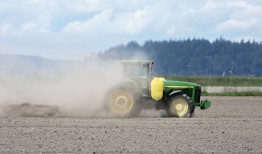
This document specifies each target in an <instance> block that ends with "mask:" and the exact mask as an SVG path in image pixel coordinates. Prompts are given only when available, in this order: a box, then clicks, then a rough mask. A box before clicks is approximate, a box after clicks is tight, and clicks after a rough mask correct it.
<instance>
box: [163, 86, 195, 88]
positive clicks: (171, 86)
mask: <svg viewBox="0 0 262 154" xmlns="http://www.w3.org/2000/svg"><path fill="white" fill-rule="evenodd" d="M164 87H165V88H174V89H179V88H181V89H187V88H194V87H192V86H164Z"/></svg>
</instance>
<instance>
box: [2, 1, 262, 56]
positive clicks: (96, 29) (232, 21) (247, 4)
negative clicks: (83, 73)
mask: <svg viewBox="0 0 262 154" xmlns="http://www.w3.org/2000/svg"><path fill="white" fill-rule="evenodd" d="M261 14H262V2H261V1H257V0H250V1H246V0H239V1H236V0H220V1H218V0H199V1H177V0H175V1H170V0H161V1H158V0H142V1H141V0H126V1H122V0H109V1H108V0H74V1H64V0H56V1H53V0H25V1H19V0H13V1H1V2H0V18H1V21H0V48H1V49H2V50H1V52H2V53H19V54H32V53H33V54H34V55H40V56H44V57H50V58H61V59H64V58H65V57H69V58H74V57H77V58H79V57H80V58H81V57H83V58H84V55H85V54H86V55H88V54H90V52H98V51H101V50H105V49H107V48H109V47H111V46H115V45H118V44H121V43H126V42H128V41H131V40H135V41H138V42H140V43H142V42H143V41H144V40H148V39H153V40H162V39H174V38H178V39H179V38H187V37H191V38H192V37H200V38H202V37H204V38H207V39H211V40H212V39H215V38H217V37H220V36H221V35H222V36H223V37H225V38H226V39H231V40H235V39H237V38H241V37H244V38H246V37H250V38H251V39H252V38H255V39H258V40H259V38H260V40H261V39H262V38H261V36H262V30H260V29H261V27H262V16H261ZM7 46H9V47H8V48H7ZM10 47H12V48H10ZM22 51H23V52H22ZM76 51H77V52H76Z"/></svg>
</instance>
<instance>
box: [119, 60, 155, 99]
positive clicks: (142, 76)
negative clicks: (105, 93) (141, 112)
mask: <svg viewBox="0 0 262 154" xmlns="http://www.w3.org/2000/svg"><path fill="white" fill-rule="evenodd" d="M121 63H122V65H123V66H124V80H125V81H127V82H131V83H132V84H133V85H134V86H135V87H137V88H139V89H140V90H141V91H142V94H146V95H148V94H150V82H151V80H152V65H153V61H149V60H122V61H121Z"/></svg>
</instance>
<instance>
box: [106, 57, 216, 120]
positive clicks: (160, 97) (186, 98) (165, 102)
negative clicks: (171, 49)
mask: <svg viewBox="0 0 262 154" xmlns="http://www.w3.org/2000/svg"><path fill="white" fill-rule="evenodd" d="M121 63H122V64H123V66H124V77H123V80H122V81H121V82H120V83H119V84H117V85H116V86H114V87H112V88H110V89H109V90H108V91H107V93H106V95H105V100H104V109H105V110H106V111H107V112H110V113H111V114H113V115H114V116H118V117H130V116H137V115H138V114H139V113H140V111H141V110H142V109H148V108H155V109H157V110H160V109H164V110H166V113H167V115H168V116H169V117H192V116H193V114H194V110H195V107H200V109H202V110H204V109H207V108H209V107H210V106H211V102H210V101H207V100H205V101H201V100H200V96H201V86H200V85H198V84H195V83H189V82H182V81H171V80H165V79H164V78H157V77H156V78H153V74H152V65H153V61H149V60H122V61H121Z"/></svg>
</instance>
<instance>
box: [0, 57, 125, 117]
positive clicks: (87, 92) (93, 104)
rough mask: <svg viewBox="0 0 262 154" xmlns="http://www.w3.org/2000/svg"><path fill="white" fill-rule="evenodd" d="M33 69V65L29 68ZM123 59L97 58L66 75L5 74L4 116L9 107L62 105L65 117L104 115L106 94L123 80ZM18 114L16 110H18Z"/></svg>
mask: <svg viewBox="0 0 262 154" xmlns="http://www.w3.org/2000/svg"><path fill="white" fill-rule="evenodd" d="M28 67H30V66H28ZM121 77H122V67H121V64H120V61H119V60H116V61H103V60H100V59H97V58H92V59H89V60H88V61H85V62H79V63H76V64H72V65H70V66H69V67H68V70H67V71H66V72H65V73H63V74H59V73H58V74H55V73H45V74H43V73H42V74H3V73H2V74H1V77H0V84H1V87H0V105H1V106H3V107H1V108H0V115H4V114H5V113H6V110H5V108H6V107H5V106H14V107H13V108H12V109H13V110H15V109H16V108H17V107H15V105H19V104H23V103H30V104H32V105H55V106H59V110H60V112H61V114H62V115H67V116H100V115H101V114H102V112H101V111H102V104H103V97H104V94H105V92H106V91H107V90H108V88H109V87H111V86H113V85H114V84H116V83H117V82H119V81H120V80H121ZM14 112H15V111H14Z"/></svg>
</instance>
